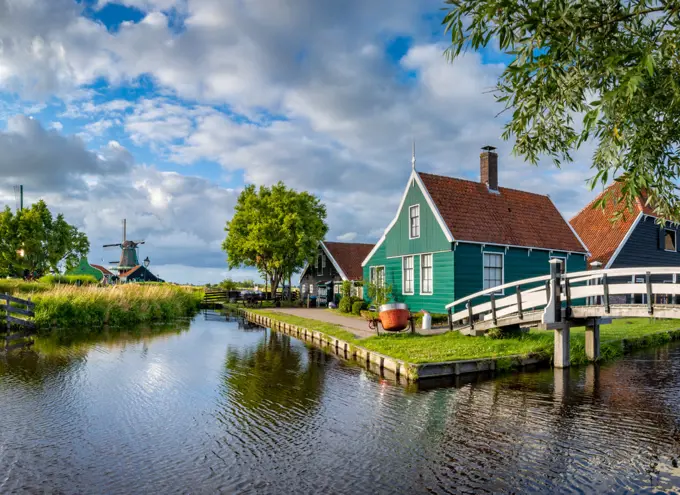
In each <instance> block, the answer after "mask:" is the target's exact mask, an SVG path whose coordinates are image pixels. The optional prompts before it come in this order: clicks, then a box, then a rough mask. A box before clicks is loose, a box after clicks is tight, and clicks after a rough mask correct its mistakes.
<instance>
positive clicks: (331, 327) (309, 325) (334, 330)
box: [248, 309, 365, 345]
mask: <svg viewBox="0 0 680 495" xmlns="http://www.w3.org/2000/svg"><path fill="white" fill-rule="evenodd" d="M248 311H251V312H253V313H257V314H260V315H262V316H268V317H269V318H271V319H273V320H278V321H282V322H284V323H290V324H291V325H296V326H298V327H302V328H306V329H308V330H315V331H317V332H323V333H325V334H326V335H330V336H331V337H337V338H339V339H342V340H345V341H347V342H351V343H358V342H359V339H357V338H356V337H355V336H354V334H353V333H351V332H348V331H347V330H345V329H344V328H343V327H341V326H340V325H335V324H333V323H325V322H323V321H319V320H312V319H309V318H301V317H299V316H293V315H288V314H285V313H278V312H275V311H267V310H265V309H248ZM362 342H365V340H362ZM362 345H363V344H362Z"/></svg>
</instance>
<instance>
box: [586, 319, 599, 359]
mask: <svg viewBox="0 0 680 495" xmlns="http://www.w3.org/2000/svg"><path fill="white" fill-rule="evenodd" d="M586 357H587V358H588V360H590V361H597V360H598V359H599V358H600V321H599V320H598V319H597V318H595V319H593V320H591V321H588V323H587V324H586Z"/></svg>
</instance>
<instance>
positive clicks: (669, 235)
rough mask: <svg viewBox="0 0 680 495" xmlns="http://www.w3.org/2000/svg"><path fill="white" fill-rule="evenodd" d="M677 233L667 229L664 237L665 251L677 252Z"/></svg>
mask: <svg viewBox="0 0 680 495" xmlns="http://www.w3.org/2000/svg"><path fill="white" fill-rule="evenodd" d="M676 240H677V239H676V232H675V230H670V229H666V232H665V235H664V249H665V250H666V251H676V246H677V244H676V242H675V241H676Z"/></svg>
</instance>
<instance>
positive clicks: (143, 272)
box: [118, 265, 164, 283]
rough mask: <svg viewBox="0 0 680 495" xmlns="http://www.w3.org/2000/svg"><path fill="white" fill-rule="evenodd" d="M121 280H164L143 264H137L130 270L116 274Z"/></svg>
mask: <svg viewBox="0 0 680 495" xmlns="http://www.w3.org/2000/svg"><path fill="white" fill-rule="evenodd" d="M118 276H119V277H120V281H121V282H123V283H124V282H164V280H162V279H160V278H158V277H157V276H156V275H154V274H153V273H151V272H150V271H149V269H148V268H146V267H145V266H144V265H137V266H135V267H134V268H131V269H130V270H127V271H125V272H121V273H119V274H118Z"/></svg>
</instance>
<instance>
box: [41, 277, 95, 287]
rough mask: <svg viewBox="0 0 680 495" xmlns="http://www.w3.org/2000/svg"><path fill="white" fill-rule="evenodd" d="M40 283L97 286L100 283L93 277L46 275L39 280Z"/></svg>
mask: <svg viewBox="0 0 680 495" xmlns="http://www.w3.org/2000/svg"><path fill="white" fill-rule="evenodd" d="M38 282H42V283H45V284H52V285H54V284H71V285H75V284H78V283H80V284H82V285H90V284H96V283H97V282H98V281H97V279H96V278H94V277H93V276H92V275H45V276H43V277H40V278H39V279H38Z"/></svg>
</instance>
